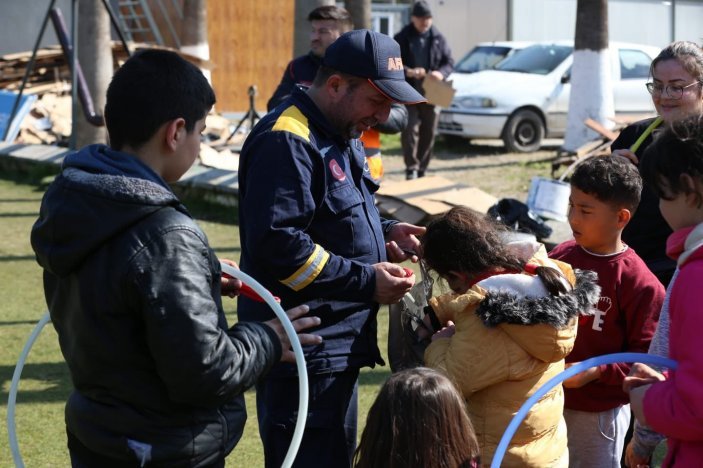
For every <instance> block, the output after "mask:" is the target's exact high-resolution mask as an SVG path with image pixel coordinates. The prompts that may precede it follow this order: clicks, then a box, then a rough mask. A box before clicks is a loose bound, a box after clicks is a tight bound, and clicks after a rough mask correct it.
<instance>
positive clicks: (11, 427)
mask: <svg viewBox="0 0 703 468" xmlns="http://www.w3.org/2000/svg"><path fill="white" fill-rule="evenodd" d="M221 265H222V271H223V272H225V273H227V274H228V275H230V276H232V277H234V278H237V279H239V280H241V281H242V282H243V283H245V284H247V285H248V286H250V287H251V288H252V289H253V290H254V291H256V293H257V294H259V296H261V297H262V298H263V299H264V301H266V304H268V306H269V307H271V309H272V310H273V312H274V313H275V314H276V317H278V319H279V320H280V321H281V324H282V325H283V329H284V330H285V332H286V335H288V339H289V340H290V342H291V345H292V347H293V353H294V354H295V364H296V367H297V369H298V392H299V400H298V418H297V420H296V423H295V431H294V432H293V439H292V440H291V443H290V446H289V447H288V452H287V453H286V458H285V459H284V460H283V465H282V467H283V468H290V467H291V466H292V465H293V461H294V460H295V457H296V455H297V454H298V449H299V448H300V442H301V441H302V439H303V432H304V431H305V421H306V419H307V414H308V374H307V369H306V367H305V356H304V355H303V347H302V346H301V345H300V340H299V339H298V334H297V333H296V331H295V329H294V328H293V324H292V323H291V321H290V319H289V318H288V315H286V312H285V311H284V310H283V308H282V307H281V305H280V304H279V303H278V302H276V300H275V299H274V298H273V296H272V295H271V293H270V292H268V291H267V290H266V288H264V287H263V286H261V284H259V283H258V282H257V281H256V280H255V279H254V278H252V277H251V276H249V275H247V274H246V273H244V272H242V271H240V270H237V269H236V268H234V267H232V266H230V265H227V264H226V263H221ZM50 320H51V317H50V316H49V311H46V312H45V313H44V315H43V316H42V318H41V319H40V320H39V322H38V323H37V324H36V325H35V327H34V329H33V330H32V333H31V334H30V335H29V339H27V342H26V343H25V345H24V348H22V353H20V357H19V359H18V360H17V365H16V366H15V372H14V373H13V374H12V383H11V385H10V392H9V395H8V397H7V434H8V438H9V441H10V452H12V459H13V461H14V462H15V467H16V468H24V462H23V461H22V455H21V454H20V449H19V444H18V442H17V427H16V424H15V406H16V404H17V390H18V387H19V382H20V377H21V376H22V369H23V368H24V363H25V362H26V361H27V356H28V355H29V351H30V350H31V349H32V346H33V345H34V342H35V341H36V340H37V337H38V336H39V333H41V331H42V329H43V328H44V326H45V325H46V324H47V323H49V321H50Z"/></svg>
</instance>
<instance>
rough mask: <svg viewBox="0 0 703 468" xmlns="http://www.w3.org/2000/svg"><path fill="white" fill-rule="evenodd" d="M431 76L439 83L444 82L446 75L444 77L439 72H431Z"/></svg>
mask: <svg viewBox="0 0 703 468" xmlns="http://www.w3.org/2000/svg"><path fill="white" fill-rule="evenodd" d="M429 76H431V77H432V78H434V79H435V80H437V81H444V75H442V72H440V71H438V70H433V71H431V72H430V74H429Z"/></svg>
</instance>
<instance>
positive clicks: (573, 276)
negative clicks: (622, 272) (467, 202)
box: [422, 207, 600, 468]
mask: <svg viewBox="0 0 703 468" xmlns="http://www.w3.org/2000/svg"><path fill="white" fill-rule="evenodd" d="M422 242H423V244H422V245H423V260H424V261H425V262H426V264H427V266H428V267H429V268H430V269H432V270H434V271H435V272H436V273H437V274H438V275H439V276H440V277H442V278H443V279H444V280H446V282H447V283H448V285H449V287H450V288H451V289H452V291H453V292H452V293H449V294H445V295H443V296H439V297H436V298H433V299H431V300H430V305H431V306H432V312H430V314H429V316H430V318H431V319H432V322H433V323H434V324H435V327H438V326H439V327H440V328H441V330H440V331H438V332H437V333H435V334H434V335H433V337H432V343H431V344H430V345H429V346H428V348H427V350H426V351H425V364H426V365H427V366H429V367H434V368H437V369H440V370H441V371H443V372H445V373H446V374H447V375H448V376H449V377H450V378H451V379H452V380H453V381H454V382H455V384H456V385H457V387H458V388H459V390H460V391H461V392H462V394H463V396H464V398H465V399H466V402H467V406H468V409H469V415H470V417H471V421H472V423H473V425H474V428H475V431H476V435H477V438H478V442H479V446H480V449H481V462H482V464H484V465H485V466H488V465H489V464H490V463H491V461H492V459H493V455H494V453H495V449H496V446H497V445H498V442H499V441H500V438H501V436H502V435H503V432H504V431H505V429H506V427H507V426H508V424H509V423H510V420H511V418H512V417H513V415H514V414H515V413H516V412H517V411H518V409H519V408H520V406H522V404H523V403H524V402H525V401H526V400H527V399H528V398H529V397H530V396H531V395H532V394H533V393H535V391H537V389H539V387H540V386H542V384H544V383H545V382H546V381H547V380H549V379H550V378H552V377H553V376H555V375H556V374H558V373H559V372H561V371H563V370H564V358H565V357H566V355H568V354H569V352H570V351H571V348H572V347H573V344H574V340H575V338H576V329H577V321H578V316H579V315H580V314H587V313H589V311H590V309H591V308H592V306H593V304H595V303H596V302H597V300H598V297H599V291H600V288H599V287H598V286H597V284H596V275H595V273H593V272H587V271H579V270H573V269H572V268H571V267H570V266H569V265H567V264H565V263H562V262H559V261H555V260H550V259H549V258H548V257H547V254H546V251H545V249H544V246H543V245H542V244H540V243H537V242H533V241H522V242H514V243H505V242H504V241H503V240H502V238H501V236H500V228H499V227H498V226H497V225H496V224H495V223H494V222H492V221H491V220H488V219H486V218H484V217H482V216H481V215H478V214H475V213H473V212H472V211H470V210H469V209H467V208H464V207H456V208H453V209H452V210H450V211H449V212H447V214H445V215H444V216H442V217H440V218H438V219H435V220H433V221H432V222H430V224H429V225H428V226H427V233H426V234H425V236H424V238H423V241H422ZM563 408H564V395H563V391H562V387H561V385H559V386H557V387H555V388H553V389H552V390H551V391H550V392H548V393H547V394H546V395H544V397H542V398H541V399H540V400H539V401H538V402H537V403H536V404H535V405H534V406H533V407H532V408H531V410H530V412H529V413H528V414H527V417H526V418H525V419H524V421H523V422H522V424H521V425H520V428H519V429H518V431H517V432H516V434H515V436H514V437H513V439H512V441H511V444H510V446H509V448H508V451H507V453H506V455H505V458H504V460H503V464H502V466H505V467H511V466H515V467H518V466H519V467H540V468H542V467H567V466H568V461H569V455H568V449H567V439H566V425H565V423H564V419H563V417H562V413H563Z"/></svg>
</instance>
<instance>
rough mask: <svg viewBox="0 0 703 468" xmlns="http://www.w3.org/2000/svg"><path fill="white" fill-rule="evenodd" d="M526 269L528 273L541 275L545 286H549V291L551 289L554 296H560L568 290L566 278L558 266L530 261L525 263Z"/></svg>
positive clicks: (550, 292)
mask: <svg viewBox="0 0 703 468" xmlns="http://www.w3.org/2000/svg"><path fill="white" fill-rule="evenodd" d="M524 270H525V271H526V272H527V273H530V274H533V275H536V276H537V277H539V279H540V280H542V284H544V287H545V288H547V291H549V294H551V295H552V296H559V295H561V294H564V293H566V292H568V289H567V286H566V284H567V283H566V278H565V277H564V275H563V274H562V273H561V271H559V270H557V269H556V268H551V267H546V266H541V265H536V264H534V263H528V264H526V265H525V267H524Z"/></svg>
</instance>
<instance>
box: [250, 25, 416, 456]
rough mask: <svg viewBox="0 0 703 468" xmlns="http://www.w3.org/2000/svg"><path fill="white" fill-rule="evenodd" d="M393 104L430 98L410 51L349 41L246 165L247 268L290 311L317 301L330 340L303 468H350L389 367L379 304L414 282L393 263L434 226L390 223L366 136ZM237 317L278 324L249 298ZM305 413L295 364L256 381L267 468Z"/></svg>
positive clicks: (314, 379) (316, 361)
mask: <svg viewBox="0 0 703 468" xmlns="http://www.w3.org/2000/svg"><path fill="white" fill-rule="evenodd" d="M392 102H400V103H403V104H407V105H411V104H415V103H418V102H424V98H423V97H422V95H420V94H419V93H418V92H417V91H416V90H415V89H414V88H413V87H412V86H410V85H409V84H408V83H407V82H406V81H405V76H404V69H403V63H402V59H401V56H400V47H399V46H398V44H397V43H396V42H395V41H394V40H393V39H391V38H390V37H388V36H386V35H383V34H379V33H375V32H373V31H369V30H356V31H351V32H348V33H345V34H343V35H342V36H341V37H340V38H339V39H337V40H336V41H335V42H334V43H332V44H331V45H330V46H329V47H328V48H327V51H326V52H325V56H324V59H323V62H322V65H321V67H320V69H319V70H318V72H317V75H316V76H315V79H314V81H313V83H312V86H311V87H310V88H309V89H308V90H307V91H302V90H300V89H296V90H294V91H293V93H292V94H291V96H290V98H288V99H287V100H286V101H285V102H284V103H283V104H281V105H279V106H277V107H276V108H275V109H274V110H273V111H272V112H270V113H269V114H267V115H266V116H264V118H262V119H261V120H260V121H259V123H258V124H257V125H256V127H254V129H253V131H252V132H251V134H250V135H249V137H248V138H247V140H246V141H245V143H244V147H243V148H242V152H241V155H240V163H239V226H240V234H241V246H242V255H241V268H242V270H243V271H245V272H247V273H248V274H250V275H251V276H253V277H254V278H256V279H257V280H258V281H260V282H261V283H262V284H263V285H264V286H265V287H266V288H268V289H269V290H270V291H271V292H272V293H273V294H275V295H277V296H279V297H280V298H281V302H282V306H283V307H285V308H286V309H288V308H290V307H291V305H293V304H295V305H298V304H307V305H308V306H309V307H310V315H314V316H318V317H320V318H321V320H322V323H321V325H320V327H319V329H316V330H315V331H313V333H316V334H318V335H321V336H322V337H323V342H322V344H320V345H317V346H309V347H306V348H305V356H306V364H307V369H308V378H309V382H310V399H309V400H310V407H309V410H308V416H307V425H306V429H305V435H304V437H303V440H302V443H301V446H300V450H299V452H298V455H297V457H296V461H295V465H294V466H300V467H310V466H324V467H345V466H351V461H352V456H353V453H354V449H355V447H356V424H357V423H356V419H357V378H358V375H359V369H360V368H361V367H365V366H372V367H373V366H375V365H376V364H379V363H383V361H382V359H381V354H380V352H379V349H378V345H377V342H376V314H377V313H378V310H379V304H391V303H396V302H398V301H399V300H400V299H401V298H402V297H403V295H404V294H405V293H406V292H407V291H408V290H409V289H410V288H411V287H412V285H413V283H414V280H415V278H414V276H410V277H406V276H405V272H404V270H403V268H401V267H400V266H398V265H396V264H394V263H389V262H388V260H390V261H391V262H400V261H403V260H406V259H408V254H407V253H406V252H408V251H417V249H418V247H419V242H418V240H417V238H416V237H415V236H416V235H420V234H422V233H423V232H424V228H422V227H418V226H414V225H411V224H406V223H398V222H395V221H388V220H384V219H381V218H380V216H379V213H378V210H377V209H376V207H375V205H374V195H373V194H374V192H375V191H376V190H377V189H378V185H377V184H376V183H375V182H374V181H373V179H372V178H371V177H370V174H369V170H368V166H367V165H366V164H365V158H364V151H363V148H362V147H361V144H360V143H359V140H358V137H359V135H360V134H361V133H362V132H364V131H365V130H367V129H368V128H370V127H372V126H374V125H376V124H377V123H379V122H383V121H385V120H386V119H387V118H388V114H389V112H390V106H391V103H392ZM412 259H413V260H415V261H417V257H415V256H413V258H412ZM237 312H238V315H239V319H240V320H242V321H248V320H258V321H261V320H267V319H268V317H272V311H271V310H270V309H268V307H267V306H266V305H265V304H261V303H257V302H255V301H252V300H250V299H247V298H245V297H240V298H239V303H238V308H237ZM297 409H298V377H297V375H296V369H295V367H294V366H293V365H280V366H279V365H276V366H274V367H273V368H272V369H271V371H270V373H269V374H268V375H267V377H266V378H265V379H264V380H262V381H261V382H260V383H259V384H258V385H257V411H258V418H259V432H260V435H261V438H262V441H263V445H264V453H265V457H266V466H267V467H280V466H281V463H282V461H283V460H284V457H285V454H286V451H287V450H288V447H289V445H290V442H291V437H292V434H293V430H294V426H295V421H296V412H297Z"/></svg>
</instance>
